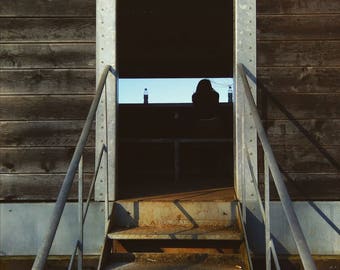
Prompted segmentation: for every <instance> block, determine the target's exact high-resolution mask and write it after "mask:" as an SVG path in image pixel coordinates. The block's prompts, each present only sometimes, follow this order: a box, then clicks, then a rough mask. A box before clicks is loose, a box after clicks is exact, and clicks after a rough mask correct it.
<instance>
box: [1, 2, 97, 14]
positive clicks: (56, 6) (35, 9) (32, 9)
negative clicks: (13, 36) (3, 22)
mask: <svg viewBox="0 0 340 270" xmlns="http://www.w3.org/2000/svg"><path fill="white" fill-rule="evenodd" d="M0 16H5V17H8V16H11V17H14V16H32V17H46V16H75V17H77V16H92V17H93V16H96V1H95V0H52V1H45V0H35V1H22V0H1V6H0Z"/></svg>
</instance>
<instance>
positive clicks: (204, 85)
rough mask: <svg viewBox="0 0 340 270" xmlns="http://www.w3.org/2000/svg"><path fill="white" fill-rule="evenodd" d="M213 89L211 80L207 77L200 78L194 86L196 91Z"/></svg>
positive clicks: (201, 91)
mask: <svg viewBox="0 0 340 270" xmlns="http://www.w3.org/2000/svg"><path fill="white" fill-rule="evenodd" d="M213 90H214V89H213V88H212V86H211V82H210V80H208V79H203V80H200V81H199V83H198V84H197V87H196V93H204V92H210V91H213Z"/></svg>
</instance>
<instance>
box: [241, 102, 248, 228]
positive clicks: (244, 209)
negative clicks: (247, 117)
mask: <svg viewBox="0 0 340 270" xmlns="http://www.w3.org/2000/svg"><path fill="white" fill-rule="evenodd" d="M244 114H245V108H244V104H243V106H242V113H241V145H242V146H241V149H242V154H241V162H242V166H241V183H242V188H241V194H242V219H243V223H244V224H247V198H246V196H247V195H246V194H247V191H246V189H247V185H246V180H245V169H246V166H245V163H246V159H245V156H246V154H247V153H246V145H245V143H246V142H245V135H244V133H245V132H244V131H245V127H244V125H245V121H244Z"/></svg>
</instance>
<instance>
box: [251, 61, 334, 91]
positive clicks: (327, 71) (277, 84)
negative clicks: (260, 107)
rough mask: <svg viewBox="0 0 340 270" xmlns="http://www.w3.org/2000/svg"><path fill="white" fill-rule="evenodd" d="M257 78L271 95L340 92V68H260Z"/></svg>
mask: <svg viewBox="0 0 340 270" xmlns="http://www.w3.org/2000/svg"><path fill="white" fill-rule="evenodd" d="M257 76H258V81H259V82H260V83H261V84H262V85H264V86H265V87H266V88H267V89H268V90H269V91H270V92H271V93H276V92H281V93H339V92H340V87H339V85H340V68H319V67H303V68H300V67H297V68H295V67H289V68H286V67H283V68H281V67H276V68H273V67H270V68H258V69H257Z"/></svg>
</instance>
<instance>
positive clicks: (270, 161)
mask: <svg viewBox="0 0 340 270" xmlns="http://www.w3.org/2000/svg"><path fill="white" fill-rule="evenodd" d="M237 68H238V71H239V73H240V76H241V78H242V82H243V86H244V93H242V94H244V97H245V98H244V99H245V100H246V102H245V103H246V104H245V105H248V108H249V110H250V115H251V116H252V118H253V121H254V125H255V127H256V131H257V136H258V138H259V140H260V142H261V145H262V148H263V152H264V197H265V198H264V206H263V200H262V198H261V195H260V191H259V189H258V183H257V177H256V175H255V173H254V169H253V168H254V166H257V164H255V165H254V164H252V161H251V158H250V153H249V150H248V147H247V144H246V142H245V139H244V138H243V139H242V151H243V156H244V158H245V163H246V164H247V165H248V169H249V171H250V174H251V177H252V183H253V184H254V188H255V193H256V196H257V200H258V203H259V206H260V211H261V214H262V218H263V221H264V227H265V242H266V251H265V256H266V270H270V269H271V256H273V260H274V264H275V266H276V269H280V265H279V260H278V256H277V253H276V249H275V246H274V242H273V240H272V237H271V230H270V191H269V182H270V181H269V179H270V175H271V176H272V179H273V181H274V184H275V186H276V189H277V192H278V195H279V198H280V201H281V204H282V207H283V211H284V214H285V216H286V218H287V221H288V224H289V227H290V230H291V232H292V235H293V238H294V241H295V244H296V246H297V249H298V253H299V255H300V258H301V261H302V264H303V267H304V269H307V270H316V266H315V263H314V261H313V258H312V255H311V252H310V250H309V248H308V245H307V242H306V239H305V237H304V235H303V233H302V230H301V226H300V224H299V222H298V219H297V216H296V214H295V211H294V209H293V205H292V201H291V199H290V197H289V194H288V192H287V188H286V186H285V184H284V179H283V176H282V174H281V172H280V169H279V166H278V164H277V162H276V159H275V157H274V154H273V151H272V148H271V146H270V144H269V141H268V138H267V135H266V132H265V130H264V127H263V125H262V122H261V119H260V115H259V113H258V110H257V107H256V104H255V101H254V98H253V95H252V93H251V88H250V85H249V82H248V79H247V75H248V76H250V77H253V76H252V74H251V73H250V71H249V70H247V69H246V67H245V66H244V65H243V64H238V67H237ZM244 115H245V113H243V114H242V128H243V132H242V133H243V134H242V137H243V136H244V127H243V126H244V122H245V121H244V117H245V116H244ZM245 185H246V183H245V177H242V187H243V188H242V217H243V221H244V222H245V220H246V208H247V205H246V203H247V202H246V201H247V200H246V198H245Z"/></svg>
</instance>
